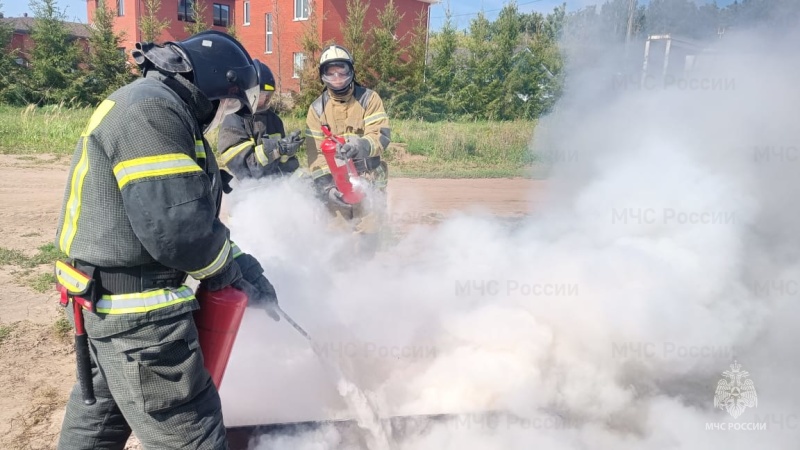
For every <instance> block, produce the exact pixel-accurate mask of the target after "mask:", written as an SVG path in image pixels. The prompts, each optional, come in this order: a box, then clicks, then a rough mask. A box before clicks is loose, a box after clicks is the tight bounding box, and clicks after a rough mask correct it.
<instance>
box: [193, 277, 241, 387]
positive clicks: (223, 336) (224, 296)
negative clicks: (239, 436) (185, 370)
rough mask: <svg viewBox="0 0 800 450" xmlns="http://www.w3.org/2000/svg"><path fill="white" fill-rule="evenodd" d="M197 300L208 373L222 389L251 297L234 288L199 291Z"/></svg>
mask: <svg viewBox="0 0 800 450" xmlns="http://www.w3.org/2000/svg"><path fill="white" fill-rule="evenodd" d="M197 300H198V301H199V302H200V309H199V310H197V311H195V312H194V323H195V325H196V326H197V333H198V336H199V339H200V350H201V351H202V352H203V361H204V365H205V367H206V370H208V372H209V373H210V374H211V379H212V380H214V385H215V386H217V389H219V387H220V385H221V384H222V376H223V375H225V368H226V367H227V366H228V359H229V358H230V356H231V350H232V349H233V343H234V341H236V334H237V333H238V332H239V326H240V325H241V324H242V317H244V310H245V308H246V307H247V295H246V294H245V293H244V292H242V291H240V290H238V289H235V288H233V287H231V286H228V287H226V288H224V289H221V290H219V291H214V292H211V291H208V290H206V289H204V288H202V287H201V288H200V289H198V291H197Z"/></svg>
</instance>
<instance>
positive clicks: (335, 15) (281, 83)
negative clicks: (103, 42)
mask: <svg viewBox="0 0 800 450" xmlns="http://www.w3.org/2000/svg"><path fill="white" fill-rule="evenodd" d="M198 1H204V2H205V3H206V20H205V22H206V23H208V24H209V25H210V24H211V23H213V14H214V10H213V4H214V3H218V4H222V5H228V6H230V16H231V23H232V24H233V25H234V27H235V29H236V34H237V36H238V38H239V40H240V41H241V42H242V44H243V45H244V46H245V48H246V49H247V51H248V52H249V53H250V56H252V57H253V58H255V59H260V60H261V61H263V62H264V63H265V64H267V65H268V66H269V67H270V69H272V72H273V73H274V74H275V80H276V83H277V85H278V86H276V87H277V88H278V89H279V91H281V92H288V91H297V90H298V88H299V86H298V79H296V78H292V72H293V69H294V56H293V54H294V53H297V52H300V51H301V46H300V42H299V40H300V37H301V36H302V34H303V32H304V29H305V26H306V25H307V24H308V21H307V20H294V0H250V23H249V25H244V23H243V22H244V2H245V0H198ZM124 2H125V15H124V16H123V17H117V18H116V19H115V23H114V27H115V29H116V30H117V31H118V32H120V31H121V32H124V33H125V38H124V40H123V42H122V45H123V46H124V47H125V50H126V51H127V52H128V54H130V50H131V49H133V47H134V44H135V43H136V42H137V41H139V40H141V33H140V32H139V30H138V26H137V23H138V21H137V19H136V18H137V17H139V16H141V15H143V13H144V0H124ZM95 3H96V2H95V1H92V0H89V1H87V2H86V5H87V12H88V17H89V18H90V21H91V18H92V16H93V14H94V8H95ZM108 3H109V5H110V7H111V6H113V7H116V6H115V2H113V1H108ZM310 3H311V5H312V7H316V8H320V11H318V12H317V20H318V21H319V22H318V24H317V30H318V31H319V32H320V33H321V38H322V42H323V43H328V42H336V43H339V44H341V43H342V41H343V39H342V31H341V28H342V26H343V24H344V17H346V15H347V8H346V4H347V1H346V0H310ZM386 3H388V0H370V7H369V9H368V11H367V18H366V20H365V29H366V30H367V31H368V30H369V29H371V27H372V26H374V25H375V24H377V15H378V12H379V11H380V10H382V9H383V8H384V7H385V5H386ZM395 4H396V6H397V9H398V11H399V12H400V14H403V15H404V16H403V20H402V21H401V23H400V25H399V29H398V31H397V36H398V37H399V38H402V39H405V42H404V43H407V39H408V36H409V35H410V31H411V30H412V29H413V27H414V24H415V23H416V19H417V17H418V15H419V14H420V13H422V14H424V17H425V19H424V20H426V21H427V14H428V6H429V5H428V3H425V2H422V1H419V0H395ZM267 13H272V15H273V16H272V17H273V38H272V39H273V40H272V47H273V51H272V53H266V22H265V14H267ZM159 16H160V17H161V18H166V19H168V20H169V21H170V27H169V28H168V29H167V30H165V31H164V32H163V33H162V35H161V38H160V39H159V41H161V42H163V41H173V40H181V39H184V38H186V37H188V34H187V33H186V32H185V31H183V27H184V26H185V25H186V22H182V21H178V0H161V9H160V10H159ZM214 29H216V30H219V31H226V30H225V29H224V28H222V27H214ZM401 47H402V46H401ZM307 64H317V62H316V61H308V62H307Z"/></svg>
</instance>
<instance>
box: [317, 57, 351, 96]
mask: <svg viewBox="0 0 800 450" xmlns="http://www.w3.org/2000/svg"><path fill="white" fill-rule="evenodd" d="M322 81H323V82H324V83H325V85H326V86H328V87H329V88H330V89H331V90H333V91H340V90H342V89H345V88H347V87H348V86H350V83H352V82H353V71H352V70H351V69H350V66H349V65H348V64H345V63H331V64H328V65H327V66H325V69H324V70H323V72H322Z"/></svg>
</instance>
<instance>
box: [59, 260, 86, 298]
mask: <svg viewBox="0 0 800 450" xmlns="http://www.w3.org/2000/svg"><path fill="white" fill-rule="evenodd" d="M77 275H79V273H78V272H77V271H76V270H75V269H74V268H73V267H71V266H69V265H67V264H66V263H64V262H62V261H56V279H57V280H58V282H59V283H61V285H62V286H64V287H65V288H67V290H68V291H70V292H72V293H74V294H77V293H78V292H83V291H85V290H86V287H87V286H88V285H89V280H87V279H86V278H85V277H84V276H81V278H78V277H77Z"/></svg>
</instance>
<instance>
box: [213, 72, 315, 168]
mask: <svg viewBox="0 0 800 450" xmlns="http://www.w3.org/2000/svg"><path fill="white" fill-rule="evenodd" d="M254 63H255V67H256V72H258V85H259V89H260V91H261V94H260V95H259V98H258V105H257V106H256V110H255V113H254V114H250V113H249V112H247V111H245V110H242V111H240V112H239V113H237V114H232V115H229V116H227V117H226V118H225V120H224V121H223V122H222V125H221V127H220V130H219V140H218V148H219V149H220V150H221V151H222V154H221V155H220V158H219V159H220V165H221V166H223V167H224V168H226V169H227V170H228V171H229V172H231V173H232V174H233V175H234V176H235V177H236V178H238V179H244V178H261V177H264V176H270V175H284V174H291V173H292V172H294V171H295V170H297V168H298V167H299V166H300V163H299V162H298V161H297V156H296V154H297V150H298V149H299V148H300V146H301V145H302V144H303V139H304V138H303V136H302V135H301V133H300V132H299V131H296V132H294V133H292V134H290V135H289V136H286V132H285V131H284V127H283V121H282V120H281V119H280V117H278V115H277V114H276V113H275V111H273V110H272V109H271V108H269V102H270V100H271V99H272V94H273V93H274V92H275V78H274V77H273V75H272V71H271V70H270V69H269V67H267V65H266V64H264V63H262V62H261V61H259V60H255V61H254Z"/></svg>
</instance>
